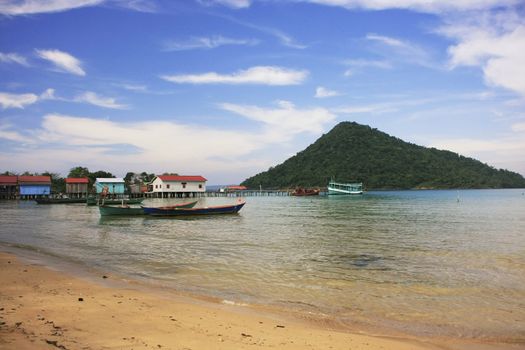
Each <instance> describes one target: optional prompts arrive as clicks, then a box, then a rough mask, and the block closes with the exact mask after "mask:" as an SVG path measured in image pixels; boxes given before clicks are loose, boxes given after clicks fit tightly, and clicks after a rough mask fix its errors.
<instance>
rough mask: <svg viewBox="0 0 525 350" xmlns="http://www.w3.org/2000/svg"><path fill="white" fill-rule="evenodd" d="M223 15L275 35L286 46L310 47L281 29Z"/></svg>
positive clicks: (234, 21) (259, 30)
mask: <svg viewBox="0 0 525 350" xmlns="http://www.w3.org/2000/svg"><path fill="white" fill-rule="evenodd" d="M222 17H223V18H224V19H227V20H229V21H231V22H233V23H236V24H239V25H241V26H243V27H246V28H250V29H253V30H256V31H258V32H261V33H264V34H267V35H270V36H273V37H274V38H277V40H279V41H280V42H281V44H282V45H284V46H286V47H290V48H292V49H306V48H307V47H308V46H307V45H304V44H301V43H299V42H297V40H295V39H294V38H293V37H292V36H291V35H289V34H287V33H285V32H283V31H281V30H279V29H276V28H271V27H265V26H261V25H256V24H253V23H250V22H244V21H240V20H238V19H237V18H233V17H229V16H222Z"/></svg>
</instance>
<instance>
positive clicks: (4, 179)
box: [0, 175, 17, 185]
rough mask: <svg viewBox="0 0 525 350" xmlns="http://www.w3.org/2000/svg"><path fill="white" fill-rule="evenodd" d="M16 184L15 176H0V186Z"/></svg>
mask: <svg viewBox="0 0 525 350" xmlns="http://www.w3.org/2000/svg"><path fill="white" fill-rule="evenodd" d="M16 182H17V176H8V175H2V176H0V183H1V184H6V185H7V184H12V185H16Z"/></svg>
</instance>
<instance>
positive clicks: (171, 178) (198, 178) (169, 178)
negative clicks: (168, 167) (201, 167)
mask: <svg viewBox="0 0 525 350" xmlns="http://www.w3.org/2000/svg"><path fill="white" fill-rule="evenodd" d="M158 178H159V179H161V180H162V181H186V182H205V181H208V180H206V179H205V178H203V177H202V176H200V175H189V176H179V175H159V176H158Z"/></svg>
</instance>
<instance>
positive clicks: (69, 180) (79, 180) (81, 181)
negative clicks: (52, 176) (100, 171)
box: [66, 177, 89, 184]
mask: <svg viewBox="0 0 525 350" xmlns="http://www.w3.org/2000/svg"><path fill="white" fill-rule="evenodd" d="M66 183H67V184H87V183H89V179H88V178H87V177H68V178H67V179H66Z"/></svg>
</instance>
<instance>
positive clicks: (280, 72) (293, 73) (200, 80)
mask: <svg viewBox="0 0 525 350" xmlns="http://www.w3.org/2000/svg"><path fill="white" fill-rule="evenodd" d="M307 76H308V71H305V70H294V69H288V68H282V67H275V66H256V67H251V68H248V69H246V70H240V71H237V72H235V73H233V74H218V73H215V72H209V73H204V74H189V75H163V76H161V78H162V79H164V80H166V81H169V82H172V83H178V84H183V83H188V84H261V85H298V84H301V83H302V82H303V81H304V80H305V79H306V77H307Z"/></svg>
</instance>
